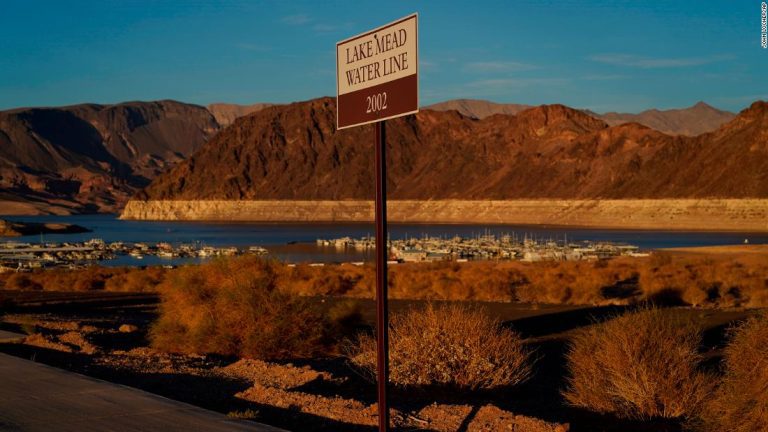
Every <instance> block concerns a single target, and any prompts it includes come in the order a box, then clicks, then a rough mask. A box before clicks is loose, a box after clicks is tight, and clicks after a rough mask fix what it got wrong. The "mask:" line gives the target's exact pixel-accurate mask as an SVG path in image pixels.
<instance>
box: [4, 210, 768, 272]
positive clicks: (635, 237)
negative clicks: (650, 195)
mask: <svg viewBox="0 0 768 432" xmlns="http://www.w3.org/2000/svg"><path fill="white" fill-rule="evenodd" d="M3 218H4V219H8V220H16V221H25V222H59V223H71V224H77V225H80V226H83V227H85V228H88V229H90V230H92V231H93V232H91V233H83V234H57V235H45V236H43V238H42V240H43V241H45V242H66V241H69V242H79V241H85V240H89V239H92V238H100V239H102V240H104V241H105V242H114V241H122V242H132V243H135V242H145V243H158V242H169V243H172V244H179V243H198V244H201V245H207V246H237V247H247V246H255V245H258V246H263V247H265V248H266V249H268V250H269V251H270V253H271V255H273V256H275V257H277V258H279V259H281V260H284V261H287V262H348V261H367V260H372V259H373V255H372V253H371V252H364V251H354V250H339V249H336V248H334V247H322V246H317V245H316V243H315V241H316V240H317V239H318V238H324V239H333V238H340V237H347V236H348V237H353V238H360V237H365V236H369V235H370V236H373V234H374V225H373V223H240V222H237V223H234V222H233V223H223V222H167V221H160V222H150V221H123V220H119V219H117V216H116V215H77V216H7V217H5V216H4V217H3ZM389 233H390V237H391V238H393V239H403V238H406V237H421V236H425V235H427V236H446V237H453V236H461V237H472V236H477V235H484V234H494V235H502V234H512V233H515V234H516V235H518V236H523V235H528V236H529V237H532V238H535V239H538V240H547V239H553V240H560V241H561V240H563V239H565V238H567V239H568V240H569V241H583V240H590V241H609V242H614V243H627V244H632V245H635V246H638V247H640V249H642V250H650V249H659V248H670V247H690V246H713V245H734V244H742V243H744V240H745V239H748V240H749V242H750V243H752V244H766V243H768V233H765V232H701V231H653V230H617V229H592V228H570V227H547V226H520V225H477V224H389ZM6 240H14V241H20V242H30V243H37V242H40V240H41V237H40V236H39V235H33V236H23V237H15V238H7V239H6ZM199 261H200V259H199V258H189V259H173V260H169V259H165V258H160V257H156V256H146V257H145V258H144V259H143V260H137V259H135V258H133V257H130V256H121V257H119V258H118V259H116V260H111V261H104V262H103V264H104V265H155V264H171V263H172V264H181V263H186V262H199Z"/></svg>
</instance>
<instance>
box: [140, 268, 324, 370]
mask: <svg viewBox="0 0 768 432" xmlns="http://www.w3.org/2000/svg"><path fill="white" fill-rule="evenodd" d="M278 270H279V267H278V264H276V263H274V262H271V261H267V260H264V259H260V258H256V257H243V258H238V259H220V260H215V261H213V262H211V263H208V264H203V265H200V266H188V267H184V268H181V269H179V271H177V272H175V273H174V274H173V275H172V276H170V277H169V278H168V279H167V280H166V281H165V283H164V284H163V285H162V286H161V297H162V303H161V306H160V315H159V317H158V319H157V321H156V323H155V324H154V325H153V327H152V329H151V332H150V338H151V341H152V345H153V346H154V347H156V348H158V349H161V350H166V351H174V352H186V353H217V354H224V355H237V356H242V357H251V358H258V359H280V358H294V357H311V356H315V355H318V354H320V353H322V352H324V351H325V349H326V328H327V325H326V322H325V319H324V317H323V316H322V314H321V313H320V312H318V311H317V309H316V308H314V307H312V305H311V304H310V303H309V301H308V299H306V298H305V297H299V296H296V295H293V294H288V293H285V292H282V291H281V290H279V289H278V287H277V285H276V283H275V282H276V280H277V271H278Z"/></svg>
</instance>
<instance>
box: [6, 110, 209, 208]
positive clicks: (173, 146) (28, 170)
mask: <svg viewBox="0 0 768 432" xmlns="http://www.w3.org/2000/svg"><path fill="white" fill-rule="evenodd" d="M218 128H219V126H218V124H217V123H216V120H215V119H214V118H213V116H212V115H211V114H210V113H209V112H208V111H207V110H206V109H205V108H204V107H200V106H196V105H189V104H184V103H180V102H175V101H158V102H127V103H121V104H117V105H96V104H82V105H74V106H68V107H61V108H21V109H14V110H8V111H2V112H0V214H13V213H15V214H21V213H26V214H34V213H72V212H84V211H116V210H117V209H119V208H121V207H122V205H123V204H124V203H125V202H126V201H127V200H128V198H129V197H130V196H131V195H132V194H133V193H135V191H136V190H138V189H140V188H142V187H144V186H146V185H147V184H149V182H150V180H151V179H153V178H154V177H155V176H156V175H157V174H159V173H161V172H163V171H165V170H166V169H168V168H169V167H170V166H172V165H174V164H176V163H177V162H179V161H181V160H183V159H184V158H186V157H187V156H189V155H190V154H191V153H192V152H194V151H195V150H196V149H198V148H199V147H200V146H201V145H202V144H203V143H204V142H206V141H207V140H208V138H209V137H210V136H212V135H213V134H214V133H215V132H216V131H217V130H218Z"/></svg>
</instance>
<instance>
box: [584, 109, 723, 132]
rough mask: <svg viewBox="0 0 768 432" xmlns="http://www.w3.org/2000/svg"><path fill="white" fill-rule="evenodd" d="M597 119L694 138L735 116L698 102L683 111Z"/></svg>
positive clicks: (616, 114)
mask: <svg viewBox="0 0 768 432" xmlns="http://www.w3.org/2000/svg"><path fill="white" fill-rule="evenodd" d="M598 117H599V118H600V119H602V120H604V121H605V122H606V123H608V124H609V125H618V124H622V123H629V122H635V123H640V124H642V125H645V126H648V127H650V128H652V129H656V130H658V131H660V132H664V133H668V134H673V135H688V136H696V135H699V134H702V133H706V132H712V131H714V130H716V129H717V128H719V127H720V126H722V125H723V124H725V123H727V122H729V121H730V120H731V119H733V118H734V117H735V114H733V113H731V112H728V111H722V110H719V109H717V108H715V107H713V106H711V105H708V104H706V103H704V102H699V103H697V104H696V105H693V106H691V107H688V108H683V109H670V110H663V111H660V110H657V109H650V110H646V111H643V112H641V113H639V114H629V113H615V112H609V113H605V114H599V115H598Z"/></svg>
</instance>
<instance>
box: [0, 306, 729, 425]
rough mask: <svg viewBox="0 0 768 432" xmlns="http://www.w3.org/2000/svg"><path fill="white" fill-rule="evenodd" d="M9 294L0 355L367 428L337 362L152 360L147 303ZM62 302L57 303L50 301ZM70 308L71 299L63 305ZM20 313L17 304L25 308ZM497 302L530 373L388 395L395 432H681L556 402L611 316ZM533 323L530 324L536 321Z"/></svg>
mask: <svg viewBox="0 0 768 432" xmlns="http://www.w3.org/2000/svg"><path fill="white" fill-rule="evenodd" d="M27 297H29V296H26V297H25V296H17V297H15V304H14V306H13V309H9V308H7V307H6V309H5V314H3V310H2V308H1V307H2V306H0V328H4V329H7V330H11V331H17V332H22V333H26V334H28V336H27V337H26V339H25V340H24V341H23V342H22V343H14V344H0V351H1V352H5V353H9V354H13V355H16V356H20V357H23V358H28V359H31V360H33V361H38V362H42V363H46V364H51V365H54V366H57V367H61V368H65V369H69V370H72V371H75V372H78V373H83V374H86V375H90V376H95V377H97V378H101V379H105V380H108V381H113V382H117V383H122V384H125V385H129V386H132V387H138V388H141V389H144V390H147V391H150V392H153V393H157V394H160V395H163V396H166V397H170V398H173V399H178V400H181V401H184V402H188V403H192V404H194V405H198V406H202V407H205V408H208V409H212V410H216V411H220V412H223V413H226V414H228V415H230V416H233V417H238V418H246V419H253V420H256V421H259V422H263V423H266V424H270V425H274V426H278V427H282V428H286V429H288V430H297V431H298V430H317V431H342V432H343V431H374V430H376V425H377V422H378V417H377V405H376V389H375V386H374V385H373V384H372V383H370V382H368V381H366V380H365V379H363V377H361V376H360V375H358V374H357V373H356V372H355V371H354V369H353V368H351V367H350V366H349V364H348V363H347V361H346V360H345V359H344V358H343V357H340V358H338V357H337V358H325V359H310V360H306V359H304V360H293V361H284V362H264V361H260V360H253V359H239V358H224V357H218V356H204V355H179V354H170V353H165V352H159V351H157V350H155V349H153V348H151V347H150V346H149V343H148V340H147V332H148V330H149V326H150V324H151V323H152V321H153V320H154V319H155V317H156V308H157V304H156V299H151V298H147V299H146V300H147V301H139V300H141V299H142V298H140V297H137V296H126V299H125V300H126V301H125V302H120V301H119V300H120V299H119V298H118V297H114V296H113V297H110V298H106V299H103V301H102V302H101V303H99V302H98V301H97V300H98V299H90V298H89V299H88V302H86V303H77V302H74V301H73V302H71V303H70V304H71V305H73V306H70V307H68V306H67V303H62V302H49V303H48V304H44V303H42V302H41V301H39V300H41V299H34V298H32V297H34V296H32V297H30V298H27ZM59 300H60V299H59ZM70 300H71V299H70ZM25 305H26V306H25ZM520 307H521V306H520V305H513V304H509V306H507V307H505V306H504V305H503V304H497V306H496V308H489V312H491V313H493V314H498V315H499V316H502V317H504V319H505V320H511V321H512V322H513V325H514V326H515V327H516V328H517V329H518V330H519V331H521V332H522V333H523V334H524V335H525V336H526V337H528V338H529V339H528V340H529V341H530V343H531V348H532V349H534V350H535V353H536V354H535V356H536V358H537V359H538V360H537V364H536V370H537V373H536V375H535V376H534V377H533V378H532V379H531V381H529V382H528V383H526V384H524V385H523V386H522V387H520V388H516V389H503V390H499V391H496V392H459V391H456V390H451V389H439V388H420V389H408V390H403V389H392V392H391V400H392V403H393V409H392V411H391V417H392V422H393V424H394V426H395V428H396V430H404V431H405V430H408V431H410V430H430V431H504V430H507V431H517V432H539V431H542V432H553V431H558V432H564V431H590V432H592V431H651V430H652V431H679V430H681V429H680V425H678V424H673V423H667V424H653V423H649V422H627V421H620V420H618V419H616V418H607V417H601V416H597V415H595V414H591V413H588V412H584V411H581V410H577V409H574V408H570V407H568V406H567V405H566V404H565V403H564V402H563V399H562V397H561V396H560V393H559V391H560V389H561V388H562V387H563V385H564V379H565V375H566V373H565V371H564V367H563V363H564V362H563V355H564V353H565V350H566V347H567V344H566V342H565V341H566V338H567V334H568V332H569V331H570V330H572V329H574V328H578V327H579V326H583V325H588V324H589V323H590V322H592V320H593V317H595V316H597V314H600V313H615V312H616V311H615V310H614V309H613V308H601V309H597V308H589V309H584V308H570V309H552V310H549V309H547V308H542V309H538V308H537V309H536V310H522V309H520ZM683 313H700V314H702V315H704V318H705V319H706V320H707V322H708V324H707V325H708V327H709V328H710V329H711V330H709V331H708V338H711V339H712V340H713V342H712V344H713V346H715V345H716V344H717V342H716V340H719V339H720V336H719V334H720V333H721V332H722V331H724V329H726V328H727V326H728V322H731V321H733V320H734V319H739V318H743V316H744V312H743V311H730V312H727V311H710V312H704V311H698V312H696V311H691V310H689V311H687V312H686V311H685V310H683ZM536 314H539V315H536Z"/></svg>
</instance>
